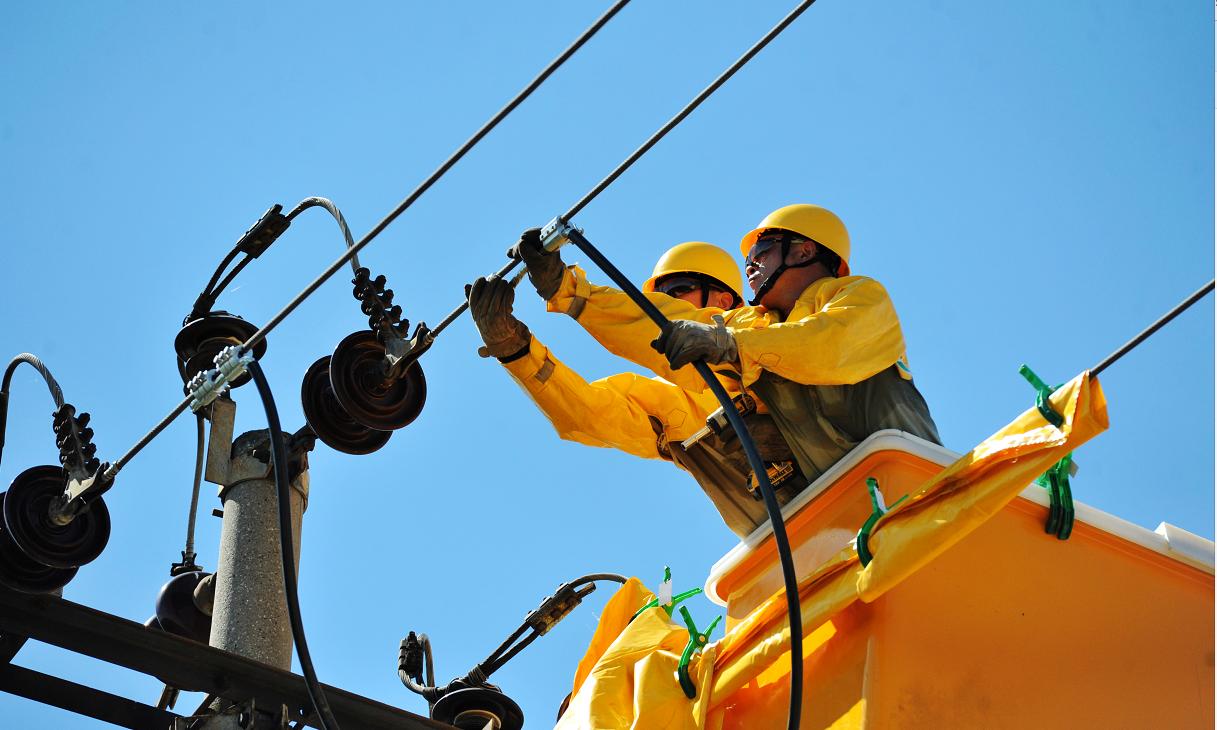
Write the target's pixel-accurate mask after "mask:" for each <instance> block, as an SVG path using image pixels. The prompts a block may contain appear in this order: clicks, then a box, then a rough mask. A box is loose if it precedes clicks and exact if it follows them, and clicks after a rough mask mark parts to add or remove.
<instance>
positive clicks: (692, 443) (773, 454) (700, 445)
mask: <svg viewBox="0 0 1217 730" xmlns="http://www.w3.org/2000/svg"><path fill="white" fill-rule="evenodd" d="M736 409H737V410H739V411H740V412H741V415H742V416H743V417H744V422H745V424H747V426H748V430H749V432H750V433H751V434H752V437H753V440H754V441H755V442H756V445H757V450H758V451H759V452H760V455H761V459H762V460H763V461H765V462H766V465H767V466H768V472H769V474H770V481H771V483H773V485H774V494H775V496H776V497H777V500H778V504H785V503H787V502H789V501H790V499H791V498H792V497H794V495H795V494H797V493H798V492H799V491H800V490H801V489H802V488H803V487H805V486H806V480H804V479H803V476H802V474H801V472H800V471H799V467H798V464H797V463H796V462H795V461H794V456H793V454H792V453H791V451H790V447H789V446H787V445H786V441H785V439H784V438H783V437H782V435H781V433H780V432H779V431H778V428H777V425H776V424H775V423H774V421H773V419H772V418H771V417H770V416H769V414H767V413H757V412H756V405H755V401H752V399H751V398H750V397H748V396H746V395H744V396H741V397H738V398H737V399H736ZM716 417H717V418H716ZM725 423H726V419H725V418H723V417H722V413H721V411H718V412H715V414H712V415H711V416H710V418H709V419H707V424H708V427H707V428H706V429H703V430H702V431H699V432H698V433H697V434H695V435H694V436H692V437H691V438H689V439H688V440H687V441H685V442H684V443H682V444H670V445H669V448H670V451H671V455H672V460H673V461H675V462H676V463H677V464H679V465H680V466H681V467H682V468H684V469H685V470H686V471H688V472H689V473H690V474H692V475H693V477H694V478H695V479H696V480H697V483H698V484H700V485H701V488H702V490H703V491H705V493H706V496H708V497H709V498H710V500H711V501H712V502H713V503H714V506H715V508H716V509H718V513H719V514H720V515H721V516H722V518H723V521H724V522H726V523H727V527H729V528H730V529H731V531H732V532H734V533H735V534H737V535H739V536H741V537H743V536H745V535H748V534H749V533H751V532H752V531H753V530H755V529H756V528H757V527H758V526H760V525H761V524H763V523H764V522H766V521H767V520H768V519H769V515H768V513H767V512H766V511H765V505H764V503H763V502H761V501H760V492H759V491H756V482H755V479H753V475H752V470H751V469H750V468H749V466H748V457H747V456H746V455H745V454H744V449H743V447H742V446H741V445H740V442H739V438H738V437H737V436H736V435H735V432H734V430H732V429H731V427H730V425H729V424H727V425H726V426H725V427H723V424H725ZM775 477H776V478H775Z"/></svg>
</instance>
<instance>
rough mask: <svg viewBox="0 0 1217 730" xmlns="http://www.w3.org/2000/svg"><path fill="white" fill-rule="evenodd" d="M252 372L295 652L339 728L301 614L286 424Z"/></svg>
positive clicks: (252, 368) (318, 706)
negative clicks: (266, 433) (262, 413)
mask: <svg viewBox="0 0 1217 730" xmlns="http://www.w3.org/2000/svg"><path fill="white" fill-rule="evenodd" d="M249 374H250V375H251V376H253V381H254V385H255V386H256V387H257V389H258V395H259V396H260V397H261V398H262V405H263V407H264V408H265V409H266V423H267V425H268V426H269V428H270V451H271V457H270V460H271V467H272V469H273V470H274V475H275V495H276V496H277V498H278V503H279V548H280V550H279V554H280V556H281V557H282V559H283V561H282V562H283V589H284V593H285V594H286V598H287V619H288V622H289V623H290V624H291V628H292V638H293V639H295V641H296V656H297V658H298V659H299V660H300V671H301V672H303V673H304V686H305V689H307V690H308V696H309V699H310V700H312V703H313V709H315V710H316V711H317V717H318V718H320V720H321V726H322V727H323V728H324V730H338V721H337V720H336V719H334V712H333V711H332V710H331V709H330V703H329V701H328V700H327V699H326V697H325V690H323V689H322V688H321V682H319V681H318V680H317V671H316V670H315V669H313V656H312V654H310V653H309V650H308V641H307V640H306V639H305V636H304V621H303V619H302V618H301V617H300V597H299V594H298V592H297V583H296V556H295V551H294V550H293V546H294V545H295V539H294V538H293V536H292V503H291V498H292V486H291V476H290V475H289V474H288V470H287V448H286V447H285V446H284V443H283V441H284V435H283V427H282V426H281V425H280V424H279V411H278V409H277V408H275V398H274V395H273V394H272V393H271V390H270V383H269V382H267V380H266V375H265V374H264V373H263V372H262V367H261V366H260V365H258V362H257V361H256V360H255V361H253V362H251V363H250V364H249Z"/></svg>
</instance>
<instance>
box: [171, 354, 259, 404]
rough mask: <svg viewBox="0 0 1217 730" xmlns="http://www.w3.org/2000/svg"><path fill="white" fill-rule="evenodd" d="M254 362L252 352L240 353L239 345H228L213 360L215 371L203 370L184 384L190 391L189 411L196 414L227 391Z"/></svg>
mask: <svg viewBox="0 0 1217 730" xmlns="http://www.w3.org/2000/svg"><path fill="white" fill-rule="evenodd" d="M253 361H254V354H253V353H252V352H242V350H241V347H240V346H239V345H229V346H228V347H225V348H224V349H223V350H220V353H219V354H218V355H216V358H215V365H216V368H215V370H204V371H202V372H200V373H198V374H197V375H195V376H194V377H193V378H191V379H190V382H189V383H187V384H186V388H187V389H188V390H189V391H190V398H191V400H190V410H191V411H193V412H195V413H198V412H199V410H201V409H202V408H204V407H205V406H208V405H211V402H212V401H214V400H215V399H216V398H219V397H220V395H221V394H222V393H224V392H225V391H226V390H228V386H229V383H231V382H232V381H233V380H236V379H237V378H239V377H240V376H242V375H244V374H245V368H246V367H247V366H248V365H249V364H250V363H251V362H253Z"/></svg>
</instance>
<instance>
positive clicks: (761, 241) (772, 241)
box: [744, 231, 808, 268]
mask: <svg viewBox="0 0 1217 730" xmlns="http://www.w3.org/2000/svg"><path fill="white" fill-rule="evenodd" d="M783 240H785V241H787V242H788V243H789V244H790V245H794V244H796V243H803V242H804V241H807V240H808V239H806V238H801V237H799V236H793V235H791V234H790V233H787V232H785V231H783V232H781V233H762V234H761V237H760V238H758V239H756V243H754V244H752V248H750V249H748V255H747V256H745V257H744V266H752V267H754V268H759V267H757V264H756V261H757V259H759V258H761V257H762V256H764V255H765V254H767V253H769V252H770V251H772V250H773V249H774V248H775V247H777V246H780V245H782V241H783Z"/></svg>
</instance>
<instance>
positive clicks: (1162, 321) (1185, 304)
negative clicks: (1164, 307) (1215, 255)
mask: <svg viewBox="0 0 1217 730" xmlns="http://www.w3.org/2000/svg"><path fill="white" fill-rule="evenodd" d="M1215 282H1217V279H1215V280H1211V281H1209V283H1207V284H1205V285H1204V286H1202V287H1200V288H1199V289H1197V290H1196V291H1195V292H1193V293H1192V295H1191V296H1190V297H1188V298H1187V299H1184V300H1183V301H1182V302H1179V304H1178V305H1177V306H1176V307H1175V308H1174V309H1172V310H1171V311H1169V312H1167V313H1166V314H1164V315H1162V316H1161V317H1159V318H1158V321H1157V322H1154V323H1153V324H1151V325H1150V326H1148V327H1146V328H1145V329H1144V330H1142V331H1141V333H1140V334H1138V335H1137V336H1136V337H1134V338H1132V339H1131V340H1129V341H1128V342H1125V343H1124V345H1123V346H1122V347H1120V349H1118V350H1116V351H1115V352H1113V353H1111V354H1110V355H1108V356H1107V358H1106V359H1104V360H1103V362H1101V363H1099V364H1098V365H1095V366H1094V367H1093V368H1091V369H1090V377H1092V378H1095V377H1098V375H1099V373H1101V372H1103V371H1104V370H1106V369H1107V368H1108V367H1110V366H1111V365H1114V364H1115V363H1116V361H1117V360H1119V359H1120V358H1122V357H1124V356H1125V355H1127V354H1128V353H1130V352H1132V351H1133V349H1134V348H1135V347H1136V346H1137V345H1140V344H1141V343H1142V342H1145V341H1146V340H1147V339H1149V336H1150V335H1152V334H1153V333H1155V332H1157V331H1158V330H1160V329H1162V328H1163V327H1165V326H1166V324H1167V322H1170V321H1171V320H1172V319H1174V318H1175V317H1178V316H1179V315H1180V314H1183V312H1184V310H1186V309H1187V308H1189V307H1191V306H1192V305H1193V304H1195V303H1196V302H1198V301H1200V300H1201V299H1203V298H1204V295H1205V294H1208V293H1209V292H1211V291H1213V284H1214V283H1215Z"/></svg>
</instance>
